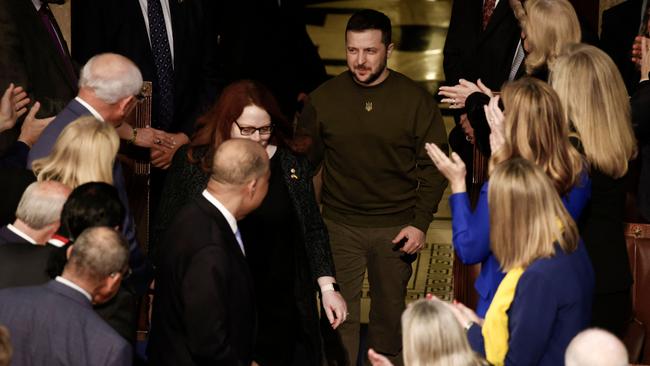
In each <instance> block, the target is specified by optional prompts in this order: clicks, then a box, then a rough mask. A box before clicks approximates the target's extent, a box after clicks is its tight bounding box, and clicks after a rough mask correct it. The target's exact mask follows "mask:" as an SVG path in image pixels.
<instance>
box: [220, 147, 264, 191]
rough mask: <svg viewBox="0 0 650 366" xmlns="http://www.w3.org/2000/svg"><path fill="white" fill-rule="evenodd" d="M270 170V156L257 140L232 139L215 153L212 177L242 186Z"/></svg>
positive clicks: (230, 184) (231, 184) (223, 182)
mask: <svg viewBox="0 0 650 366" xmlns="http://www.w3.org/2000/svg"><path fill="white" fill-rule="evenodd" d="M268 171H269V157H268V154H267V153H266V150H264V148H263V147H262V146H261V145H260V144H259V143H257V142H253V141H250V140H246V139H230V140H227V141H225V142H223V143H222V144H221V145H220V146H219V148H218V149H217V151H216V152H215V154H214V159H213V162H212V175H211V177H210V179H212V180H213V181H215V182H217V183H220V184H222V185H228V186H241V185H244V184H246V183H248V182H250V181H251V180H253V179H257V178H259V177H261V176H263V175H265V174H266V173H267V172H268Z"/></svg>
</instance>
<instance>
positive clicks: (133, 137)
mask: <svg viewBox="0 0 650 366" xmlns="http://www.w3.org/2000/svg"><path fill="white" fill-rule="evenodd" d="M132 128H133V136H131V139H130V140H127V141H126V143H127V144H135V138H136V137H138V129H137V128H135V127H132Z"/></svg>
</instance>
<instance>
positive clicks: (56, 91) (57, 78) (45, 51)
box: [0, 0, 77, 148]
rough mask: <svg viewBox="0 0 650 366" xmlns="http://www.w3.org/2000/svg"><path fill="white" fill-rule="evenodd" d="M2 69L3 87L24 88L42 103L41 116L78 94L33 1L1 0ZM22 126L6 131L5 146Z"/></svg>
mask: <svg viewBox="0 0 650 366" xmlns="http://www.w3.org/2000/svg"><path fill="white" fill-rule="evenodd" d="M62 41H63V43H64V46H65V40H62ZM65 47H66V48H67V46H65ZM0 70H2V72H0V88H1V89H2V90H4V89H5V88H6V87H7V86H8V85H9V83H11V82H13V83H15V84H16V85H20V86H22V87H24V88H25V90H27V91H28V93H29V97H30V98H31V100H32V101H39V102H40V103H41V109H40V111H39V113H38V115H37V116H38V117H46V116H54V115H56V114H57V113H59V111H60V110H62V109H63V107H64V106H65V105H66V103H68V102H69V101H70V99H72V98H74V96H75V95H76V93H77V85H76V81H75V80H73V79H72V78H71V77H70V76H69V74H68V73H67V72H66V66H65V64H64V62H63V60H62V58H61V56H60V55H59V51H58V50H57V47H56V45H55V44H54V43H53V42H52V40H51V38H50V35H49V33H48V32H47V30H46V28H45V27H44V26H43V23H42V22H41V20H40V18H39V16H38V14H37V12H36V8H34V5H33V4H32V2H31V1H23V0H0ZM19 125H20V124H17V126H16V127H14V129H12V133H10V134H3V135H6V136H7V137H5V138H4V139H3V140H4V141H2V143H1V145H3V146H4V148H7V147H9V145H10V143H11V142H13V141H14V140H15V139H16V137H17V136H18V133H19V132H20V126H19Z"/></svg>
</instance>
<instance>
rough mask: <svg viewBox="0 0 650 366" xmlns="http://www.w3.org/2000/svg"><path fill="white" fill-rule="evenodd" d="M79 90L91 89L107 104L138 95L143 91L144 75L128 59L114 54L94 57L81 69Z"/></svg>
mask: <svg viewBox="0 0 650 366" xmlns="http://www.w3.org/2000/svg"><path fill="white" fill-rule="evenodd" d="M79 88H80V89H81V88H89V89H92V90H93V91H94V92H95V96H97V98H99V99H100V100H102V101H103V102H105V103H107V104H114V103H117V102H118V101H119V100H120V99H123V98H126V97H129V96H132V95H136V94H138V93H139V92H140V89H142V74H141V73H140V70H139V69H138V67H137V66H136V65H135V64H134V63H133V62H132V61H131V60H129V59H128V58H126V57H124V56H120V55H117V54H113V53H102V54H99V55H96V56H93V57H92V58H91V59H90V60H88V62H86V64H85V65H84V67H83V68H82V69H81V76H80V78H79Z"/></svg>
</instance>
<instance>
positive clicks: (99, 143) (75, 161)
mask: <svg viewBox="0 0 650 366" xmlns="http://www.w3.org/2000/svg"><path fill="white" fill-rule="evenodd" d="M119 147H120V139H119V137H118V136H117V132H115V129H114V128H113V127H112V126H111V125H110V124H108V123H104V122H101V121H98V120H97V119H95V118H94V117H90V116H87V117H81V118H79V119H77V120H75V121H74V122H72V123H70V124H69V125H67V126H66V127H65V128H64V129H63V131H62V132H61V134H60V135H59V137H58V138H57V139H56V142H55V143H54V147H53V148H52V152H51V153H50V155H48V156H46V157H44V158H41V159H38V160H35V161H34V163H33V164H32V168H33V169H34V174H36V178H37V180H38V181H45V180H55V181H58V182H61V183H63V184H65V185H67V186H69V187H70V188H72V189H74V188H76V187H77V186H79V185H81V184H83V183H87V182H106V183H109V184H113V163H114V161H115V156H116V155H117V151H118V149H119Z"/></svg>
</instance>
